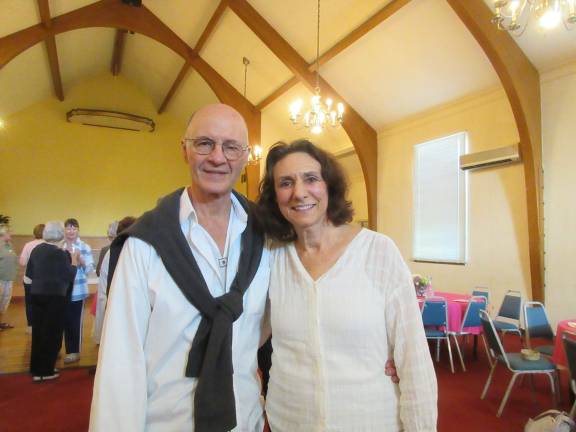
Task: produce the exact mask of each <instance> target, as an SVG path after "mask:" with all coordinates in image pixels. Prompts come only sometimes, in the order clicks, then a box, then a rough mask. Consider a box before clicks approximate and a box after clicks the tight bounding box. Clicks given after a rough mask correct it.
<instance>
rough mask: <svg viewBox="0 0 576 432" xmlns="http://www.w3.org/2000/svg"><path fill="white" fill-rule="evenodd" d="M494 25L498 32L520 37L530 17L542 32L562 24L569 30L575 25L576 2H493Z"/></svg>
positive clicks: (548, 0)
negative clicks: (506, 32)
mask: <svg viewBox="0 0 576 432" xmlns="http://www.w3.org/2000/svg"><path fill="white" fill-rule="evenodd" d="M493 5H494V16H493V17H492V23H494V24H495V25H496V26H497V27H498V28H499V29H500V30H507V31H509V32H510V33H512V34H514V35H515V36H521V35H522V34H523V33H524V30H525V29H526V25H527V23H528V21H529V20H530V16H531V15H532V16H533V18H534V19H535V20H536V23H537V25H538V27H539V28H540V29H542V30H550V29H553V28H555V27H557V26H558V24H560V23H561V22H564V26H565V27H566V29H568V30H570V29H572V28H573V27H574V26H575V25H576V0H493Z"/></svg>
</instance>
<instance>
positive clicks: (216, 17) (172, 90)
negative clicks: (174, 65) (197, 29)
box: [158, 0, 228, 114]
mask: <svg viewBox="0 0 576 432" xmlns="http://www.w3.org/2000/svg"><path fill="white" fill-rule="evenodd" d="M227 7H228V0H221V1H220V4H218V7H217V8H216V10H215V11H214V13H213V14H212V17H211V18H210V21H208V24H207V25H206V28H205V29H204V31H203V32H202V34H201V35H200V38H199V39H198V42H196V46H195V47H194V52H196V53H199V52H200V50H202V48H203V47H204V44H205V43H206V41H207V40H208V37H210V35H211V34H212V32H213V31H214V28H215V27H216V24H218V21H220V18H221V17H222V14H223V13H224V11H225V10H226V8H227ZM189 69H190V62H188V61H186V63H184V65H183V66H182V68H181V69H180V72H179V73H178V76H177V77H176V79H175V80H174V82H173V83H172V86H171V87H170V90H168V93H167V94H166V97H164V100H163V101H162V105H160V108H158V114H162V113H163V112H164V111H166V107H167V106H168V104H169V103H170V100H172V98H173V97H174V94H175V93H176V91H177V90H178V87H180V84H181V83H182V81H183V80H184V78H185V77H186V75H187V74H188V70H189Z"/></svg>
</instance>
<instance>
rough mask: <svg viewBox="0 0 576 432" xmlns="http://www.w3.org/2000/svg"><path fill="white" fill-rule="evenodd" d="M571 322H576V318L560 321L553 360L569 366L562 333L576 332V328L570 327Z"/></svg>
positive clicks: (558, 363)
mask: <svg viewBox="0 0 576 432" xmlns="http://www.w3.org/2000/svg"><path fill="white" fill-rule="evenodd" d="M569 322H576V319H568V320H564V321H560V322H559V323H558V328H557V329H556V341H555V343H554V352H553V353H552V361H553V362H554V363H555V364H557V365H560V366H568V363H567V361H566V351H564V343H563V342H562V333H564V332H567V331H568V332H571V333H576V328H574V327H570V326H569V325H568V323H569Z"/></svg>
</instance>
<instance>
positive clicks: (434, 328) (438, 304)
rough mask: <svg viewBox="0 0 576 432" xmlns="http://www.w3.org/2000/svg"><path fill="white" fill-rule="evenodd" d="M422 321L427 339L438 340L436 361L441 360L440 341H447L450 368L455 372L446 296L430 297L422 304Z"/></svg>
mask: <svg viewBox="0 0 576 432" xmlns="http://www.w3.org/2000/svg"><path fill="white" fill-rule="evenodd" d="M422 322H423V324H424V332H425V333H426V339H432V340H436V362H439V361H440V342H441V341H442V340H445V341H446V344H447V345H448V356H449V357H450V370H451V371H452V373H454V362H453V360H452V347H451V346H450V335H449V333H448V303H447V302H446V299H445V298H444V297H434V296H433V297H428V298H427V299H426V300H425V301H424V306H422Z"/></svg>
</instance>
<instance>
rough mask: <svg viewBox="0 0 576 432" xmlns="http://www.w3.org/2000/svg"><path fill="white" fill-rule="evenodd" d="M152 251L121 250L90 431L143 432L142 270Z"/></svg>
mask: <svg viewBox="0 0 576 432" xmlns="http://www.w3.org/2000/svg"><path fill="white" fill-rule="evenodd" d="M152 253H153V251H152V248H151V247H150V246H149V245H147V244H145V243H144V242H142V241H140V240H136V239H132V238H130V239H128V240H127V241H126V243H125V245H124V248H123V250H122V253H121V254H120V259H119V260H118V265H117V266H116V271H115V273H114V278H113V280H112V286H111V289H110V295H109V299H108V305H107V308H106V315H105V318H104V328H103V330H102V339H101V344H100V352H99V356H98V367H97V369H96V378H95V381H94V392H93V396H92V408H91V412H90V431H93V432H96V431H99V432H109V431H143V430H145V423H146V409H147V375H146V359H145V353H144V343H145V340H146V332H147V328H148V320H149V318H150V313H151V306H150V301H149V297H148V282H147V268H148V267H149V262H150V257H151V256H152Z"/></svg>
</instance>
